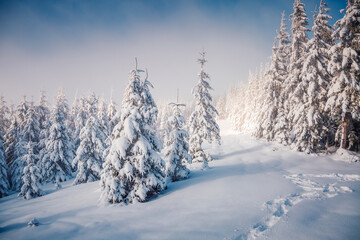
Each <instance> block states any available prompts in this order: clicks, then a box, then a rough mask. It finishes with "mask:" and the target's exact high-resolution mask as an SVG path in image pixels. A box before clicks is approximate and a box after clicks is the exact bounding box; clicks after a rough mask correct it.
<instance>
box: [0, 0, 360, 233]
mask: <svg viewBox="0 0 360 240" xmlns="http://www.w3.org/2000/svg"><path fill="white" fill-rule="evenodd" d="M317 1H318V2H317V4H316V5H317V7H316V9H315V10H314V11H311V12H310V11H307V10H311V9H306V10H305V8H306V6H307V5H306V4H307V1H305V0H304V1H303V0H294V1H293V2H292V1H288V2H287V4H288V5H289V7H290V5H291V6H292V8H291V9H292V12H291V13H289V14H287V13H285V11H284V12H282V14H281V15H279V16H278V27H277V29H272V30H273V32H274V33H275V34H276V37H275V38H274V39H273V44H272V46H273V47H272V49H271V53H272V54H271V56H269V58H268V61H267V62H264V63H261V62H258V67H257V69H256V70H254V69H251V70H250V71H249V74H248V79H236V80H234V81H233V83H232V84H231V85H228V86H226V89H227V90H226V91H224V92H223V93H221V92H220V93H219V92H218V91H216V90H217V89H213V86H214V83H216V82H217V81H222V79H216V78H213V77H211V76H212V72H213V71H215V69H214V66H213V65H212V67H210V64H208V63H211V62H212V61H213V59H212V58H216V54H211V52H212V49H211V48H205V47H204V48H203V49H202V46H200V47H199V50H198V52H199V54H197V53H195V54H197V59H193V60H194V61H193V62H192V64H193V65H195V67H196V68H197V73H198V74H197V76H196V75H194V76H193V78H192V80H191V81H192V86H193V88H192V89H187V90H186V91H188V92H191V94H192V98H191V99H187V100H186V99H185V100H184V98H181V96H180V100H179V91H178V93H177V96H176V95H175V94H174V95H175V96H174V98H172V100H166V99H161V98H159V97H158V96H155V94H154V90H155V89H156V88H158V87H159V86H158V85H156V84H154V83H155V82H156V81H155V79H153V75H152V71H151V68H150V67H149V69H147V65H149V66H151V64H150V63H148V62H146V61H144V60H143V59H142V58H140V57H138V58H135V56H134V58H133V59H129V60H128V61H129V62H131V64H132V68H131V69H128V76H117V78H119V79H126V87H125V88H124V89H113V88H111V87H110V86H109V91H111V92H112V96H111V97H110V99H108V98H107V97H104V96H103V95H101V94H99V93H98V92H97V91H96V89H95V90H94V91H91V92H89V93H88V94H76V95H75V97H71V98H70V97H68V96H66V93H65V89H66V86H64V89H63V88H60V89H56V90H57V91H58V92H57V95H56V96H52V95H51V94H48V93H47V92H46V91H43V90H41V88H40V87H39V90H38V93H39V94H38V96H29V95H25V93H24V95H23V97H22V98H21V99H17V100H16V101H13V100H11V101H10V100H8V99H7V98H6V97H4V96H0V239H49V238H51V239H234V240H235V239H249V240H250V239H290V238H291V239H359V236H360V230H359V229H360V208H359V204H358V203H359V200H360V188H359V182H360V168H359V166H360V165H359V162H360V0H347V1H345V0H344V2H346V8H345V9H343V10H342V11H341V18H339V19H334V17H333V16H332V12H335V11H336V12H338V11H339V10H340V9H330V8H329V6H328V4H327V0H317ZM209 2H210V1H209ZM163 4H164V3H163ZM208 4H210V3H208ZM0 8H1V5H0ZM129 10H131V9H129ZM169 11H170V10H169ZM311 14H312V15H311ZM244 34H245V33H244ZM269 52H270V49H269ZM194 56H196V55H194ZM242 57H246V56H242ZM153 58H154V59H156V56H153ZM147 60H148V59H147ZM171 61H176V58H174V59H171ZM169 62H170V60H169ZM178 67H179V68H181V66H178ZM164 68H166V66H164ZM19 71H21V66H20V67H19ZM174 74H176V73H174ZM29 77H30V78H31V76H29ZM0 78H2V77H1V74H0ZM1 81H2V82H1V91H0V93H1V92H6V91H7V84H10V82H8V83H7V82H6V81H7V80H6V79H2V80H1ZM167 81H171V76H169V79H167ZM172 84H174V85H176V86H177V85H179V87H181V84H182V83H181V82H174V83H172ZM160 87H161V86H160ZM54 88H55V86H54ZM86 88H87V87H86V85H84V89H83V90H84V91H87V89H86ZM114 96H116V97H114ZM116 99H122V101H121V102H119V101H117V100H116ZM174 99H176V100H174ZM50 103H51V104H50Z"/></svg>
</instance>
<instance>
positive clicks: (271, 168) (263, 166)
mask: <svg viewBox="0 0 360 240" xmlns="http://www.w3.org/2000/svg"><path fill="white" fill-rule="evenodd" d="M255 149H258V147H256V148H251V149H246V150H241V151H236V152H233V153H229V154H226V155H227V156H234V155H238V154H241V153H245V152H249V151H255ZM281 164H282V163H281V161H280V160H279V159H274V160H270V161H267V162H254V163H236V164H232V165H225V166H215V167H210V168H209V169H207V170H204V171H193V172H191V173H190V175H189V178H188V179H185V180H182V181H178V182H172V183H170V184H169V185H168V188H167V189H166V190H165V191H164V192H162V193H161V194H160V195H158V196H157V197H155V198H153V199H151V200H150V201H152V200H155V199H157V198H162V197H166V196H167V195H169V194H171V193H173V192H175V191H178V190H181V189H185V188H188V187H191V186H194V185H196V184H201V183H204V182H211V181H214V180H217V179H221V178H226V177H232V176H241V175H242V176H245V175H252V174H260V173H264V174H265V173H271V172H279V171H283V167H282V166H281Z"/></svg>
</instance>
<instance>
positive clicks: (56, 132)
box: [41, 91, 74, 183]
mask: <svg viewBox="0 0 360 240" xmlns="http://www.w3.org/2000/svg"><path fill="white" fill-rule="evenodd" d="M68 112H69V106H68V104H67V100H66V98H65V95H64V94H63V93H62V92H61V91H60V93H59V95H58V96H57V99H56V103H55V105H54V107H53V110H52V112H51V117H50V120H51V127H50V131H49V137H48V139H47V141H46V154H45V155H44V157H43V159H42V160H41V161H42V167H43V178H44V180H45V181H46V182H54V183H55V182H63V181H66V180H68V179H70V178H71V177H72V169H71V162H72V160H73V158H74V148H73V144H72V141H71V138H70V137H69V133H68V130H67V128H66V125H65V123H66V119H67V114H68Z"/></svg>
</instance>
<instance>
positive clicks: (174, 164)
mask: <svg viewBox="0 0 360 240" xmlns="http://www.w3.org/2000/svg"><path fill="white" fill-rule="evenodd" d="M171 105H173V108H174V115H173V116H171V117H170V118H169V123H170V125H171V127H172V131H171V132H170V134H169V138H168V141H167V142H166V146H165V160H166V171H165V173H166V176H167V177H168V178H169V179H170V180H171V181H173V182H175V181H179V180H182V179H185V178H187V176H188V175H189V173H190V171H189V169H187V168H186V166H185V165H184V162H188V163H191V155H190V154H189V144H188V143H187V141H186V139H188V138H189V134H188V133H187V132H186V131H185V130H184V129H183V127H184V125H185V119H184V117H183V116H182V115H181V111H180V108H179V107H181V106H185V105H184V104H175V103H172V104H171Z"/></svg>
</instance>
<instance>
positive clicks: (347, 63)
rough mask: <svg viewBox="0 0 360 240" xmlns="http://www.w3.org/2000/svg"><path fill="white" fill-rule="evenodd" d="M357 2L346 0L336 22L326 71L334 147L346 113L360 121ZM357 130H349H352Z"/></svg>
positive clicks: (359, 3) (359, 14)
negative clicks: (333, 43)
mask: <svg viewBox="0 0 360 240" xmlns="http://www.w3.org/2000/svg"><path fill="white" fill-rule="evenodd" d="M359 26H360V1H359V0H349V1H348V5H347V7H346V11H345V15H344V17H343V18H342V19H340V20H338V21H337V22H336V23H335V26H334V27H335V30H334V33H333V38H334V40H335V41H337V43H336V44H335V45H334V46H333V47H331V49H330V56H331V59H330V62H329V66H328V70H329V72H330V73H331V74H332V76H333V77H332V79H331V82H330V87H329V91H328V100H327V103H326V110H327V111H328V112H329V113H330V116H331V120H332V122H333V124H334V125H335V132H336V136H335V142H336V146H339V145H340V142H341V141H342V138H343V124H342V117H343V115H344V114H345V112H347V111H349V112H351V114H352V117H353V119H355V120H357V121H360V80H359V79H360V37H359V34H360V27H359ZM355 130H356V129H351V131H355Z"/></svg>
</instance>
